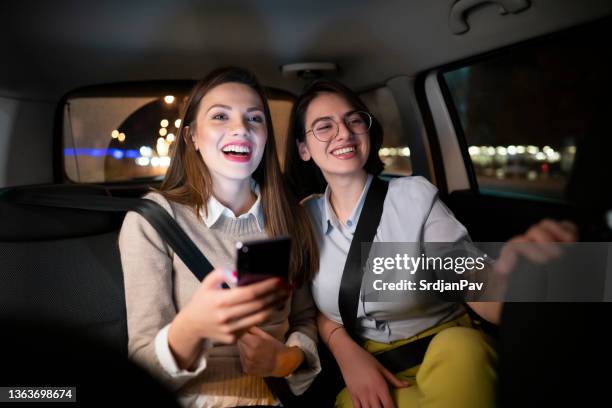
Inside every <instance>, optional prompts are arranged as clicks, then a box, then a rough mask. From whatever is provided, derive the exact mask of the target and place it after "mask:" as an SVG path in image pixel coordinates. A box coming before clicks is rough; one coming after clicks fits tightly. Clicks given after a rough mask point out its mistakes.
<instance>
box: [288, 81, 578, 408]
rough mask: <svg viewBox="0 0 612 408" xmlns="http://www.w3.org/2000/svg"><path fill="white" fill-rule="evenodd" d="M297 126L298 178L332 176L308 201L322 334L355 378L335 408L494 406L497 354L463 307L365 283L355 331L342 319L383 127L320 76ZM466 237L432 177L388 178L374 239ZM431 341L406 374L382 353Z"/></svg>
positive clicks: (543, 235) (492, 316)
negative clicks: (347, 269)
mask: <svg viewBox="0 0 612 408" xmlns="http://www.w3.org/2000/svg"><path fill="white" fill-rule="evenodd" d="M290 126H291V133H290V138H291V137H293V138H294V139H295V142H293V141H290V142H289V143H291V144H293V143H294V145H295V146H296V148H293V149H288V155H287V161H286V162H287V165H288V175H289V178H290V179H291V180H292V184H293V185H294V186H295V187H296V190H298V191H299V190H301V189H303V188H304V187H305V186H307V183H308V181H309V180H313V179H314V178H313V176H311V174H312V173H313V171H314V172H315V173H318V174H319V176H320V177H322V179H324V180H322V181H324V182H326V183H327V188H326V189H325V193H324V194H322V195H314V196H311V197H309V198H307V199H306V200H305V201H304V205H305V207H306V208H307V209H308V211H309V214H310V216H311V221H312V223H313V227H314V229H315V232H316V234H317V236H318V238H319V246H320V269H319V272H318V274H317V276H316V277H315V279H314V280H313V284H312V291H313V297H314V299H315V303H316V304H317V306H318V308H319V310H320V313H319V317H318V326H319V333H320V336H321V338H322V340H323V342H324V343H325V344H326V345H327V346H328V347H329V349H330V351H331V352H332V353H333V355H334V357H335V359H336V361H337V362H338V365H339V367H340V370H341V372H342V376H343V377H344V381H345V384H346V388H345V389H344V390H342V392H340V394H338V396H337V398H336V405H337V406H340V407H348V406H351V405H352V406H354V407H361V408H365V407H392V406H400V407H417V406H428V407H434V406H435V407H449V406H453V407H490V406H493V405H494V403H493V384H494V381H495V372H494V369H493V361H494V358H495V355H494V352H493V349H492V348H491V346H490V345H489V342H488V341H487V338H486V336H485V335H483V334H482V332H481V331H478V330H476V329H474V328H472V327H471V321H470V319H469V317H468V316H467V314H466V307H465V306H464V304H462V303H459V302H452V301H445V300H443V299H440V298H437V297H427V298H422V297H418V296H412V295H410V294H409V293H408V294H406V295H405V296H403V297H402V299H401V301H398V302H369V301H364V298H363V293H364V292H363V286H362V289H361V290H362V293H361V297H360V298H359V299H360V300H359V305H358V309H357V310H358V311H357V321H356V323H357V324H356V327H355V328H354V330H355V332H356V336H354V337H351V335H350V333H349V331H348V330H347V328H345V327H344V326H343V325H342V324H343V319H342V316H341V311H340V307H339V293H340V287H341V281H342V279H343V278H342V275H343V269H344V264H345V261H346V259H347V255H348V252H349V248H350V245H351V242H352V239H353V235H354V234H355V228H356V226H357V223H358V221H359V218H360V215H361V211H362V209H363V206H364V201H365V197H366V195H367V193H368V191H369V189H370V187H371V186H372V184H373V182H374V180H375V178H376V177H377V176H378V175H379V174H380V173H381V171H382V170H383V163H382V162H381V160H380V159H379V157H378V150H379V148H380V147H381V145H382V137H383V133H382V127H381V125H380V124H379V123H378V121H377V120H376V118H374V117H373V116H372V115H371V114H370V113H369V112H368V109H367V107H366V106H365V105H364V103H363V102H362V101H361V100H360V99H359V97H358V96H357V95H356V94H355V93H354V92H352V91H351V90H350V89H348V88H346V87H345V86H343V85H341V84H339V83H336V82H329V81H321V82H315V83H314V84H313V85H311V87H310V88H309V89H307V90H306V91H305V93H304V94H302V95H301V96H300V97H299V98H298V100H297V101H296V103H295V105H294V109H293V112H292V119H291V125H290ZM305 176H306V177H309V180H308V179H305ZM376 182H377V183H379V181H376ZM517 239H522V240H526V241H557V240H567V241H571V240H573V239H574V235H573V230H572V227H571V226H568V225H566V224H560V223H555V222H552V221H546V222H544V223H542V224H539V225H537V226H534V227H532V228H531V229H530V230H529V231H528V232H527V234H525V235H524V236H521V237H518V238H517ZM462 240H469V237H468V233H467V231H466V229H465V228H464V226H463V225H462V224H461V223H459V222H458V221H457V220H456V219H455V218H454V216H453V214H452V213H451V212H450V211H449V210H448V209H447V208H446V206H445V205H444V204H443V203H442V202H441V201H440V200H439V199H438V198H437V190H436V188H435V187H434V186H433V185H432V184H430V183H429V182H428V181H427V180H426V179H424V178H422V177H402V178H397V179H394V180H392V181H391V182H390V183H389V185H388V191H387V193H386V196H385V198H384V205H383V210H382V216H381V219H380V223H379V225H378V228H377V230H376V235H375V238H374V241H375V242H422V241H424V242H458V241H462ZM351 272H352V271H351ZM468 305H469V306H470V307H471V308H473V309H474V310H475V311H476V312H477V313H479V314H480V315H481V316H482V317H484V318H486V319H487V320H490V321H493V322H496V321H497V320H498V318H499V309H500V304H499V303H471V304H470V303H468ZM354 338H357V340H354ZM424 338H425V339H429V340H428V341H429V342H428V345H427V346H426V351H425V352H424V357H423V358H422V360H421V361H419V364H416V365H415V366H412V367H406V368H405V369H403V370H401V371H400V372H394V373H392V372H391V371H390V370H388V369H387V368H385V367H384V366H383V365H382V364H381V363H380V362H379V361H378V360H377V359H376V358H374V357H373V354H376V353H379V352H383V351H386V350H390V349H392V348H395V347H397V346H400V345H404V344H408V343H415V344H416V341H417V340H419V339H424ZM408 349H410V347H408Z"/></svg>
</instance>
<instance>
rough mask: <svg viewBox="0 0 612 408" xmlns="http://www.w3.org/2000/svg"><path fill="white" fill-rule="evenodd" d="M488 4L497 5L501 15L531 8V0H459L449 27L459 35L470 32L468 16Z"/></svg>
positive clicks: (453, 8) (452, 9) (451, 16)
mask: <svg viewBox="0 0 612 408" xmlns="http://www.w3.org/2000/svg"><path fill="white" fill-rule="evenodd" d="M486 4H497V5H498V6H499V8H500V10H499V13H500V14H502V15H504V14H508V13H512V14H516V13H519V12H521V11H523V10H525V9H527V8H529V6H530V3H529V0H458V1H456V2H455V4H453V6H452V7H451V11H450V18H449V21H448V25H449V28H450V30H451V32H452V33H453V34H455V35H459V34H463V33H466V32H467V31H469V29H470V26H469V25H468V24H467V14H468V13H469V12H470V11H471V10H473V9H474V8H477V7H480V6H483V5H486Z"/></svg>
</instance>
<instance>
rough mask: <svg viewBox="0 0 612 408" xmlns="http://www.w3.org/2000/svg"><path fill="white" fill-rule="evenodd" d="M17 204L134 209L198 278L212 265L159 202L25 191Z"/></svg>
mask: <svg viewBox="0 0 612 408" xmlns="http://www.w3.org/2000/svg"><path fill="white" fill-rule="evenodd" d="M15 201H16V202H18V203H20V204H27V205H40V206H45V207H55V208H73V209H81V210H93V211H110V212H126V211H134V212H137V213H138V214H140V215H141V216H142V217H143V218H144V219H146V220H147V221H148V222H149V224H151V226H152V227H153V228H155V230H156V231H157V233H158V234H159V235H160V236H161V238H162V239H163V240H164V241H165V242H166V243H167V244H168V245H169V246H170V248H172V250H173V251H174V252H175V253H176V255H177V256H178V257H179V258H181V260H182V261H183V263H185V265H186V266H187V268H189V270H190V271H191V272H192V273H193V274H194V275H195V276H196V277H197V278H198V279H199V280H200V281H201V280H202V279H204V277H205V276H206V275H207V274H208V273H209V272H210V271H212V270H213V266H212V265H211V264H210V262H209V261H208V259H207V258H206V257H205V256H204V254H202V252H201V251H200V249H199V248H198V247H197V246H196V245H195V244H194V243H193V241H192V240H191V238H189V237H188V236H187V234H186V233H185V231H183V229H182V228H181V227H180V226H179V225H178V224H177V222H176V221H175V220H174V218H172V216H171V215H170V214H168V212H167V211H166V210H165V209H164V208H163V207H162V206H161V205H159V204H158V203H156V202H154V201H151V200H147V199H139V198H123V197H108V196H96V195H85V194H78V195H77V194H70V195H67V194H64V195H61V194H52V193H37V192H24V193H19V194H18V195H17V197H15Z"/></svg>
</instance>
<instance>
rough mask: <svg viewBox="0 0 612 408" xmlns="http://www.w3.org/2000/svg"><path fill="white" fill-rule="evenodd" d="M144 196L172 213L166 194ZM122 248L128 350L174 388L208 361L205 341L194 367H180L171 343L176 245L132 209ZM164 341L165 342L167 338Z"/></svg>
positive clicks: (130, 356)
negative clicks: (191, 369)
mask: <svg viewBox="0 0 612 408" xmlns="http://www.w3.org/2000/svg"><path fill="white" fill-rule="evenodd" d="M145 198H147V199H151V200H153V201H155V202H157V203H158V204H160V205H161V206H162V207H164V209H165V210H166V211H168V212H169V213H170V214H171V215H173V212H172V208H171V207H170V204H169V203H168V201H167V200H165V199H164V198H163V197H162V196H161V195H159V194H156V193H153V194H149V195H147V196H146V197H145ZM119 250H120V253H121V265H122V267H123V279H124V284H125V302H126V311H127V326H128V356H129V358H130V359H132V360H133V361H135V362H136V363H138V364H140V365H141V366H143V367H145V368H146V369H147V370H148V371H149V372H151V373H152V374H153V375H154V376H156V377H158V378H159V379H160V380H161V381H163V382H164V383H166V384H167V385H168V386H169V387H171V388H172V389H178V388H180V387H181V386H182V385H183V384H184V383H186V382H187V381H189V380H190V379H191V378H193V377H195V376H197V375H198V374H199V373H200V372H201V371H202V370H203V369H204V368H205V367H206V349H207V348H208V347H209V346H208V345H207V344H206V343H207V342H203V344H202V352H201V355H200V356H199V358H198V365H197V367H196V368H195V369H194V370H193V371H186V370H178V369H177V364H176V362H175V361H174V357H173V355H172V353H171V352H170V348H169V345H168V336H167V329H168V326H169V325H170V323H171V322H172V320H173V319H174V317H175V316H176V313H177V311H176V307H175V304H174V300H173V294H174V293H173V292H174V285H173V271H172V258H173V255H174V254H173V251H172V250H171V249H170V248H169V247H168V246H167V245H166V243H165V242H164V241H163V240H162V238H161V237H160V236H159V234H158V233H157V231H155V229H154V228H153V227H152V226H151V225H150V224H149V223H148V222H147V221H146V220H145V219H144V218H143V217H142V216H140V215H139V214H137V213H135V212H129V213H128V214H127V215H126V217H125V220H124V221H123V226H122V228H121V232H120V234H119ZM162 343H163V344H162Z"/></svg>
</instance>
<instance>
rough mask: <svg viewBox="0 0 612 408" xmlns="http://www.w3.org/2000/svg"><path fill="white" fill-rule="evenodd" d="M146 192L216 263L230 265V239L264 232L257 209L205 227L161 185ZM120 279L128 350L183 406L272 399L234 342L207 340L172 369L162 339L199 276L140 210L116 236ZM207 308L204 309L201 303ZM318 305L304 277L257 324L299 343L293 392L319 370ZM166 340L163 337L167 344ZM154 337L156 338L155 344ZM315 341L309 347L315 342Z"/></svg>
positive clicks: (232, 246)
mask: <svg viewBox="0 0 612 408" xmlns="http://www.w3.org/2000/svg"><path fill="white" fill-rule="evenodd" d="M145 198H147V199H150V200H153V201H155V202H157V203H159V204H160V205H161V206H162V207H164V209H165V210H166V211H168V212H169V213H170V215H172V217H173V218H174V219H175V220H176V221H177V222H178V224H179V225H180V226H181V227H182V228H183V230H184V231H185V232H186V233H187V235H188V236H189V237H190V238H191V239H192V240H193V241H194V243H195V244H196V245H197V246H198V248H199V249H200V250H201V251H202V252H203V253H204V255H205V256H206V257H207V258H208V260H209V261H210V262H211V264H212V265H214V266H215V267H228V268H230V269H231V270H233V269H235V268H234V266H235V251H236V249H235V243H236V241H238V240H241V241H248V240H252V239H261V238H264V237H265V233H264V232H262V231H260V229H259V226H258V223H257V217H256V216H255V215H253V214H249V217H247V218H233V217H229V216H225V215H221V216H220V217H219V219H218V220H217V221H216V222H215V223H214V224H213V225H211V227H210V228H208V227H207V226H206V225H205V223H204V222H203V220H202V219H201V218H200V217H196V215H195V214H194V212H193V210H192V209H191V208H189V207H187V206H184V205H181V204H177V203H174V202H169V201H168V200H166V199H165V198H164V197H163V196H161V195H160V194H158V193H150V194H148V195H147V196H145ZM119 247H120V252H121V263H122V266H123V273H124V281H125V299H126V307H127V323H128V336H129V343H128V353H129V357H130V358H131V359H133V360H134V361H136V362H137V363H139V364H141V365H142V366H144V367H145V368H147V369H148V370H149V371H150V372H151V373H152V374H153V375H155V376H156V377H158V378H159V379H160V380H162V381H163V382H165V383H166V384H167V385H168V386H170V387H171V388H173V389H175V390H178V392H179V396H180V400H181V402H182V403H183V405H186V406H206V407H216V406H219V407H222V406H235V405H251V404H274V403H275V398H274V397H273V395H272V394H271V393H270V391H269V390H268V388H267V386H266V385H265V382H264V381H263V379H262V378H261V377H255V376H250V375H245V374H244V373H243V372H242V368H241V365H240V359H239V353H238V348H237V347H236V346H235V345H230V346H227V345H218V344H212V343H210V342H205V344H206V346H204V347H203V350H202V354H201V357H200V363H199V365H198V368H196V370H194V371H193V372H188V371H185V370H178V368H176V366H175V364H176V363H175V362H174V363H173V364H174V369H173V368H172V367H169V365H170V366H173V364H170V363H168V358H169V359H171V360H172V361H173V358H172V357H169V356H171V354H170V353H169V347H168V346H167V328H168V325H169V324H170V323H171V322H172V319H173V318H174V316H175V315H176V314H177V312H178V311H179V310H180V309H181V308H183V307H184V306H185V305H186V304H187V303H188V302H189V299H190V298H191V296H192V294H193V293H194V291H195V290H196V289H197V288H198V285H199V284H200V282H199V281H198V280H197V278H196V277H195V276H194V275H193V273H192V272H191V271H190V270H189V269H187V267H186V266H185V264H184V263H183V262H182V261H181V260H180V259H179V258H178V257H177V256H175V254H174V253H173V251H172V249H171V248H169V247H168V245H166V243H165V242H164V241H163V240H162V239H161V238H160V236H159V235H158V234H157V232H156V231H155V230H154V229H153V227H151V226H150V225H149V223H148V222H147V221H146V220H145V219H144V218H142V217H141V216H140V215H138V214H136V213H134V212H130V213H128V214H127V215H126V217H125V220H124V222H123V227H122V229H121V233H120V237H119ZM202 312H203V313H206V311H204V310H203V311H202ZM315 315H316V309H315V306H314V304H313V301H312V297H311V294H310V288H309V285H304V287H303V288H300V289H297V290H294V292H293V294H292V296H291V298H290V299H289V300H288V301H287V304H286V306H285V308H284V309H283V310H282V311H279V312H277V313H276V314H275V315H274V316H272V318H271V319H270V320H269V322H267V323H266V324H265V325H263V326H262V329H264V330H265V331H267V332H268V333H270V334H271V335H273V336H274V337H275V338H277V339H278V340H280V341H283V342H286V343H287V344H289V345H296V346H298V347H300V348H301V349H302V350H303V351H304V354H305V356H306V361H305V363H304V364H303V365H302V366H301V367H300V368H299V369H298V370H297V371H296V372H295V373H294V374H292V375H291V376H290V377H288V382H289V384H290V386H291V389H292V390H293V391H294V393H296V394H299V393H301V392H303V391H304V390H305V389H306V388H307V387H308V385H309V384H310V382H311V381H312V380H313V379H314V376H316V374H317V373H318V371H319V370H320V365H319V361H318V356H317V355H316V346H314V344H315V343H316V324H315ZM164 342H165V344H164ZM156 343H157V344H156ZM313 349H314V350H313Z"/></svg>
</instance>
